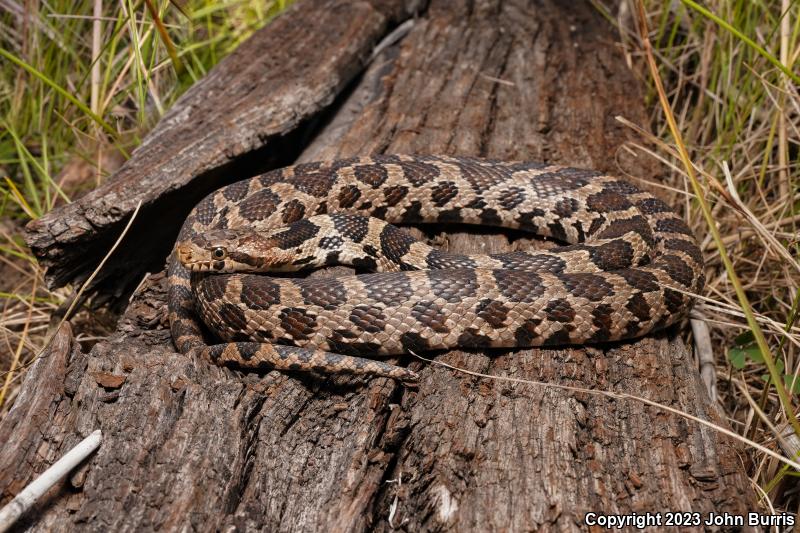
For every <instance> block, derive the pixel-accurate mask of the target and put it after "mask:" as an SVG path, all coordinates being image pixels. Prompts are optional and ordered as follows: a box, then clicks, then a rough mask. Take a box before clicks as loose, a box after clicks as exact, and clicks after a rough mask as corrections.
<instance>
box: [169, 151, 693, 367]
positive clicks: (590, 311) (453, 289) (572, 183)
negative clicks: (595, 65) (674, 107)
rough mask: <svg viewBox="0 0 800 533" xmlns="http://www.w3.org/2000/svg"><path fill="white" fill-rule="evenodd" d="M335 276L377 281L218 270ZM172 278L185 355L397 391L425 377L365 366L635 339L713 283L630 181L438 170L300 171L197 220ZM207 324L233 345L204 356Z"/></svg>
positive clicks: (397, 161)
mask: <svg viewBox="0 0 800 533" xmlns="http://www.w3.org/2000/svg"><path fill="white" fill-rule="evenodd" d="M342 212H346V213H351V214H354V215H368V216H374V217H377V218H379V219H381V220H375V219H374V218H372V219H371V218H364V217H362V216H344V215H342V214H341V213H342ZM325 213H331V214H330V215H325ZM313 215H322V216H313ZM301 216H302V217H304V218H303V219H302V220H297V218H298V217H301ZM387 222H389V223H423V224H424V223H453V222H456V223H464V224H479V225H494V226H502V227H508V228H515V229H521V230H525V231H529V232H532V233H535V234H538V235H542V236H548V237H554V238H556V239H559V240H563V241H566V242H567V243H571V245H570V246H565V247H563V248H561V249H556V250H554V251H548V252H531V253H530V254H525V253H517V254H511V255H509V254H498V255H496V256H456V255H452V254H450V255H449V254H445V253H442V252H439V251H436V250H434V249H432V248H430V247H428V246H427V245H425V244H424V243H421V242H414V241H411V240H410V239H409V238H408V236H407V234H404V233H402V232H401V231H399V230H397V229H396V228H394V227H393V226H390V225H389V224H387ZM220 242H223V243H224V249H225V254H226V257H225V259H224V260H219V261H215V260H213V258H212V257H211V256H210V255H209V254H210V253H211V252H212V251H213V250H214V249H215V248H217V247H219V246H220ZM204 254H205V255H204ZM178 258H180V260H178ZM331 263H343V264H353V265H356V266H359V267H368V268H370V269H374V270H377V271H379V272H378V273H374V274H362V275H358V276H348V277H340V278H332V279H328V278H326V279H303V278H273V277H267V276H263V275H257V274H251V273H241V272H239V273H219V272H230V271H259V272H262V271H270V270H284V271H285V270H299V269H304V268H309V267H318V266H322V265H326V264H331ZM187 266H189V268H191V269H193V270H195V271H196V272H195V273H194V274H192V273H191V272H190V270H189V268H187ZM437 269H439V270H437ZM400 270H404V271H400ZM214 271H216V272H214ZM190 278H191V280H192V283H191V287H192V289H191V290H190V289H189V288H188V287H187V282H188V280H189V279H190ZM169 280H170V296H169V307H170V321H171V327H172V335H173V338H174V340H175V343H176V346H177V347H178V349H179V350H180V351H181V352H183V353H189V352H194V353H198V354H199V355H201V356H204V357H206V358H209V359H210V360H212V361H214V362H216V363H218V364H231V365H236V366H239V367H243V368H259V367H269V368H277V369H285V370H312V371H319V372H349V373H356V374H366V375H380V376H388V377H394V378H397V379H402V380H413V379H415V378H416V375H415V374H414V373H413V372H411V371H409V370H406V369H403V368H400V367H396V366H392V365H388V364H386V363H383V362H381V361H375V360H372V359H370V358H371V357H375V356H388V355H396V354H401V353H405V352H408V351H409V350H420V351H424V350H438V349H447V348H453V347H465V348H470V347H484V346H491V347H529V346H543V345H564V344H583V343H592V342H606V341H616V340H622V339H627V338H634V337H638V336H641V335H644V334H646V333H649V332H651V331H655V330H658V329H661V328H664V327H666V326H668V325H670V324H672V323H674V322H675V321H676V320H678V319H680V317H681V316H683V315H684V314H685V313H686V311H687V310H688V308H689V306H690V303H691V299H690V296H689V295H688V294H691V293H697V292H699V291H700V290H702V286H703V283H704V280H703V264H702V257H701V254H700V251H699V249H698V247H697V244H696V242H695V240H694V238H693V236H692V235H691V233H690V231H689V230H688V228H687V227H686V225H685V224H684V223H683V222H682V220H681V219H680V218H679V217H678V216H677V215H676V214H675V213H674V212H673V211H672V210H671V209H669V208H668V207H667V206H666V205H664V204H663V203H662V202H660V201H659V200H657V199H656V198H654V197H653V196H651V195H650V194H648V193H646V192H643V191H640V190H638V189H636V188H635V187H634V186H632V185H630V184H628V183H626V182H624V181H621V180H619V179H617V178H614V177H612V176H607V175H603V174H601V173H598V172H594V171H587V170H579V169H571V168H565V167H558V166H548V165H543V164H539V163H516V162H498V161H488V160H480V159H470V158H457V157H443V156H375V157H365V158H355V159H349V160H340V161H333V162H327V163H311V164H303V165H297V166H294V167H288V168H286V169H281V170H277V171H273V172H270V173H267V174H265V175H262V176H259V177H255V178H252V179H250V180H247V181H244V182H239V183H236V184H233V185H231V186H229V187H226V188H223V189H221V190H219V191H217V192H215V193H213V194H211V195H210V196H209V197H207V198H206V199H204V200H203V201H202V202H200V204H198V206H197V207H196V208H195V210H194V211H193V212H192V214H191V215H190V216H189V217H188V218H187V221H186V223H185V224H184V227H183V229H182V231H181V234H180V236H179V238H178V243H177V244H176V253H174V254H173V255H172V257H171V259H170V268H169ZM200 320H202V322H204V323H205V325H206V326H207V327H208V328H209V329H210V330H211V331H212V332H213V333H214V334H215V335H216V336H218V337H219V338H221V339H222V340H223V341H225V343H224V344H218V345H212V346H206V344H205V342H204V340H203V338H202V334H201V329H200V326H199V322H200Z"/></svg>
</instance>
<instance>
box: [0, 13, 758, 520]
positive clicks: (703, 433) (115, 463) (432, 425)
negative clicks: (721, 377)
mask: <svg viewBox="0 0 800 533" xmlns="http://www.w3.org/2000/svg"><path fill="white" fill-rule="evenodd" d="M312 4H313V2H306V3H303V2H300V3H299V4H298V6H297V7H296V8H295V11H294V12H293V15H292V16H294V17H301V16H304V17H306V18H307V19H308V21H309V24H311V23H312V22H311V21H312V19H314V18H316V17H320V16H322V15H320V14H319V13H316V12H313V11H311V10H310V9H309V5H312ZM326 16H328V15H326ZM287 25H288V23H287V22H285V21H284V22H281V21H280V20H279V21H276V22H275V24H274V25H273V26H270V27H268V28H267V29H266V30H265V32H266V33H269V32H270V31H287V30H286V28H287ZM386 29H387V27H386V26H385V25H384V27H383V30H381V31H385V30H386ZM295 31H297V32H300V31H302V26H301V25H298V27H296V28H295ZM374 31H375V36H377V35H378V34H379V33H380V32H379V31H378V30H374ZM261 38H263V39H268V37H261ZM293 38H294V39H295V41H293V42H296V43H298V46H305V45H302V44H301V43H302V41H303V39H309V38H311V37H309V36H308V35H306V34H303V36H302V37H293ZM351 38H353V37H351ZM614 38H615V36H614V34H613V33H612V31H611V29H610V28H609V27H608V26H607V25H606V23H605V22H604V21H603V19H602V18H601V17H600V16H599V15H598V14H597V13H596V12H595V11H593V9H592V7H591V6H590V5H589V4H588V3H580V4H575V5H573V4H572V3H558V2H553V1H548V0H541V1H524V0H506V1H503V0H481V1H475V2H468V1H463V2H460V1H445V0H439V1H436V0H434V1H433V2H431V5H430V6H429V7H428V9H427V10H426V11H425V12H423V13H422V14H421V17H420V18H419V19H418V20H416V23H415V24H414V26H413V28H412V29H411V30H410V32H409V33H408V35H407V36H406V37H405V38H404V39H402V40H401V41H400V42H399V43H398V44H397V45H395V46H391V47H389V48H388V49H386V50H385V51H384V52H383V53H382V54H381V55H380V56H379V57H378V58H376V59H375V60H374V61H373V62H372V63H370V65H369V67H368V69H367V71H366V72H365V73H364V74H363V75H362V76H361V77H360V78H359V79H358V82H357V83H356V85H355V86H354V87H352V88H351V89H350V90H348V91H347V93H346V94H344V95H343V96H342V97H341V98H340V100H339V104H338V105H337V107H336V110H335V112H334V113H332V114H331V115H330V117H329V118H328V119H327V120H326V122H325V123H324V125H322V127H321V128H320V129H319V131H318V132H317V134H316V136H315V138H314V139H313V140H312V141H311V142H310V143H309V144H308V146H307V147H306V148H305V150H304V151H303V153H302V154H301V155H300V159H301V160H311V159H319V158H331V157H339V156H348V155H356V154H369V153H375V152H405V153H445V154H461V155H481V156H487V157H495V158H502V159H512V158H514V159H543V160H547V161H556V162H562V163H569V164H572V165H578V166H587V167H594V168H599V169H606V170H610V171H614V172H620V171H621V169H620V166H621V167H622V169H624V170H625V171H626V172H632V173H634V174H635V175H637V176H642V177H646V178H651V177H653V173H652V170H651V169H650V168H649V167H648V166H647V165H645V164H643V163H642V162H641V161H639V160H636V159H633V158H630V157H624V156H623V155H622V152H620V147H621V146H622V144H623V143H624V142H625V141H626V140H627V139H628V133H627V132H626V131H624V130H623V129H622V128H621V127H620V126H618V125H617V123H616V122H615V121H614V117H615V116H616V115H620V114H621V115H624V116H626V117H627V118H628V119H630V120H632V121H634V122H637V123H645V120H646V118H645V114H644V112H643V109H642V106H641V104H640V102H641V101H642V98H641V94H640V92H639V91H640V88H639V86H638V84H637V82H636V80H635V79H634V77H633V76H632V74H631V73H630V72H629V71H628V70H627V68H626V66H625V62H624V61H623V59H622V58H621V57H620V55H619V54H618V52H617V50H616V49H615V47H614V45H613V43H614ZM372 40H374V37H373V39H372ZM309 53H310V51H309ZM314 57H317V58H318V57H320V56H314ZM323 57H327V56H323ZM231 61H232V60H229V62H228V63H230V62H231ZM228 68H232V67H230V66H229V67H228ZM309 68H312V67H310V66H309ZM276 75H277V74H276ZM283 75H285V76H291V75H293V74H292V73H291V72H287V73H285V74H283ZM215 76H218V74H216V75H215ZM220 83H221V81H220ZM271 83H273V84H274V83H277V82H271ZM337 87H338V89H337V90H341V86H337ZM331 90H333V89H331ZM211 97H214V98H223V96H222V95H219V94H217V95H210V96H209V98H211ZM207 105H209V106H211V105H212V104H211V103H208V104H207ZM171 117H172V118H173V119H175V120H177V118H180V115H179V114H175V113H173V114H172V115H171ZM185 118H186V120H189V121H190V122H191V120H192V119H191V118H190V117H185ZM205 124H206V128H207V130H206V132H205V135H207V136H208V137H210V138H211V137H214V136H216V138H217V142H218V143H219V145H218V146H222V145H223V143H224V141H225V140H226V139H227V134H226V130H225V129H224V128H220V127H218V126H216V125H215V123H213V122H206V123H205ZM173 127H179V126H178V125H174V126H173ZM203 157H208V158H211V156H203ZM219 157H222V156H219ZM212 159H213V158H212ZM142 164H148V165H149V164H151V163H149V162H148V163H142ZM130 172H132V170H130ZM165 201H166V200H165ZM171 201H175V199H174V196H173V197H172V200H171ZM56 219H57V215H53V218H51V219H50V220H51V222H50V223H54V222H53V221H54V220H56ZM174 229H175V230H176V229H177V226H176V228H174ZM419 234H421V233H419ZM447 240H448V242H447V246H448V248H449V249H451V250H457V251H481V252H489V251H500V250H509V249H512V248H514V247H519V246H529V245H530V240H526V239H520V240H516V241H514V242H513V243H511V242H509V239H508V238H507V237H506V236H505V235H504V234H503V233H502V232H495V231H478V230H475V231H469V232H468V231H465V230H463V229H460V230H458V231H454V232H450V233H449V235H448V237H447ZM161 259H162V260H163V256H162V257H161ZM316 275H326V273H324V272H322V273H317V274H316ZM164 292H165V287H164V277H163V274H156V275H154V276H152V277H151V278H150V279H149V280H148V281H147V282H146V283H145V285H144V287H143V288H142V289H141V290H140V291H139V293H138V294H136V296H135V298H134V301H133V303H132V304H131V305H130V306H129V308H128V310H127V311H126V313H125V315H124V316H123V318H122V319H121V321H120V324H119V326H118V330H117V332H116V333H115V334H114V335H113V336H112V337H111V338H110V339H108V340H107V341H103V342H100V343H99V344H97V345H96V346H95V347H94V348H93V349H92V351H91V353H90V354H88V355H86V354H83V353H81V352H80V351H77V350H75V349H73V350H72V351H71V352H69V354H70V355H69V356H68V357H66V358H65V356H64V355H58V354H61V353H62V352H64V350H61V351H59V349H58V348H54V349H52V350H51V352H50V355H49V356H48V357H46V358H44V359H42V360H40V361H39V362H37V365H38V366H37V367H36V368H35V369H34V371H32V372H31V373H30V374H29V376H28V379H27V381H26V384H25V390H24V391H23V393H22V396H21V397H20V399H19V400H18V402H17V405H16V406H15V408H14V411H13V412H12V414H11V416H9V417H8V419H7V420H4V421H3V422H2V424H0V437H4V436H6V435H11V434H13V433H14V432H16V431H25V433H24V434H23V437H24V439H22V440H19V441H15V442H14V447H13V448H11V447H9V448H6V449H4V451H3V453H2V456H1V457H2V460H0V465H2V466H3V467H4V468H3V470H0V472H2V473H3V475H2V476H0V490H2V492H0V496H1V497H2V499H3V501H6V500H8V499H9V498H10V497H11V496H12V495H13V494H14V493H15V492H16V491H18V490H19V488H21V486H22V485H23V483H25V482H26V481H28V480H29V479H30V478H32V477H33V476H34V475H35V473H36V472H40V471H41V470H43V469H44V468H45V467H46V466H47V465H48V464H50V463H52V461H53V460H54V459H55V458H56V457H57V456H58V455H60V454H61V453H63V451H64V450H66V449H67V448H68V447H69V446H70V445H71V444H74V443H75V442H76V441H77V440H79V438H80V437H82V436H84V435H86V434H88V433H89V432H91V431H92V430H93V429H96V428H101V429H102V430H103V432H104V435H105V436H106V440H105V442H104V444H103V445H102V447H101V449H100V450H99V451H98V453H97V455H96V456H95V457H94V458H93V459H92V460H91V461H90V463H89V464H88V466H87V467H85V469H84V470H83V471H82V472H81V473H80V474H79V475H78V476H77V478H76V479H74V480H73V483H72V485H71V486H70V487H62V489H61V491H60V492H59V493H58V494H54V495H53V497H52V498H51V499H50V500H49V501H48V502H46V503H45V504H43V505H41V506H40V508H39V509H38V513H36V516H35V517H34V516H29V519H28V522H27V524H26V526H28V527H30V528H31V529H32V530H37V531H38V530H40V531H51V530H52V531H67V530H73V529H75V528H81V529H87V530H117V529H127V530H151V529H156V528H164V529H168V530H172V529H179V528H180V529H189V528H191V529H197V530H204V531H206V530H230V529H229V528H231V527H235V528H236V530H266V531H320V530H328V531H363V530H367V529H370V530H381V531H383V530H387V531H388V530H391V529H392V528H393V527H394V526H398V525H402V526H401V529H405V530H409V531H430V530H444V529H453V530H459V531H485V530H503V531H528V530H537V529H558V530H566V531H580V530H584V529H585V528H584V527H583V526H582V523H583V518H584V515H585V514H586V513H587V512H590V511H594V512H608V513H617V514H622V513H629V512H634V511H635V512H639V513H641V512H645V511H663V510H667V509H668V510H682V511H696V512H702V513H707V512H710V511H715V512H719V513H722V512H731V513H739V514H741V513H744V512H746V511H748V510H750V509H752V508H753V502H752V498H751V496H750V495H749V494H750V489H749V487H748V481H747V478H746V476H745V475H744V474H743V472H742V470H741V464H740V459H739V456H738V455H737V452H738V451H737V449H736V446H735V443H733V442H731V441H730V440H729V439H727V438H724V437H722V436H721V435H720V434H718V433H716V432H714V431H712V430H710V429H708V428H706V427H703V426H700V425H697V424H695V423H692V422H689V421H687V420H685V419H683V418H680V417H676V416H674V415H671V414H668V413H666V412H664V411H661V410H658V409H656V408H653V407H649V406H646V405H644V404H642V403H638V402H635V401H627V400H625V401H623V400H612V399H609V398H605V397H601V396H596V395H589V394H582V393H571V392H565V391H563V390H558V389H554V388H548V387H544V386H532V385H524V384H513V383H507V382H500V381H492V380H486V379H478V378H475V377H470V376H466V375H463V374H458V373H454V372H452V371H450V370H447V369H443V368H441V367H438V366H433V365H423V364H421V363H419V362H416V361H414V360H413V359H411V358H408V359H406V360H405V361H403V363H410V364H413V365H414V366H415V367H417V368H419V369H420V371H421V373H422V376H423V380H422V382H421V383H420V386H419V388H418V389H416V390H411V389H405V388H403V387H401V386H398V385H397V384H395V383H394V382H392V381H388V380H383V379H376V380H372V381H369V382H364V381H360V380H356V379H350V378H344V377H337V378H324V379H323V378H319V379H318V378H310V377H302V376H289V375H284V374H280V373H276V372H272V373H268V374H266V375H263V376H259V375H257V374H240V373H237V372H233V371H230V370H227V369H220V368H215V367H209V366H207V365H206V364H204V363H202V362H199V361H194V360H190V359H187V358H186V357H184V356H182V355H178V354H176V353H175V352H174V351H173V348H172V345H171V342H170V338H169V333H168V330H167V327H166V326H167V325H166V317H165V310H164ZM675 334H676V331H672V332H668V333H666V334H661V335H656V336H653V337H651V338H647V339H643V340H640V341H637V342H630V343H621V344H614V345H608V346H600V347H598V346H594V347H581V348H565V349H561V350H518V351H509V352H503V353H491V354H481V353H465V352H460V351H454V352H451V353H448V354H445V355H441V356H439V357H438V360H440V361H444V362H447V363H449V364H452V365H456V366H459V367H464V368H467V369H470V370H474V371H479V372H485V373H490V374H497V375H505V376H512V377H515V378H525V379H530V380H537V381H544V382H546V383H554V384H563V385H570V386H577V387H584V388H588V389H601V390H609V391H617V392H624V393H628V394H635V395H639V396H643V397H646V398H648V399H650V400H654V401H657V402H661V403H663V404H666V405H669V406H671V407H673V408H676V409H681V410H685V411H687V412H689V413H691V414H693V415H696V416H699V417H701V418H704V419H706V420H710V421H713V422H715V423H718V424H722V425H724V424H725V422H724V420H723V419H722V418H721V417H720V416H719V414H718V413H717V411H716V410H715V409H714V406H713V405H712V404H711V402H710V401H709V400H708V398H707V397H706V393H705V392H704V390H703V388H702V386H701V385H700V380H699V378H698V374H697V369H696V368H695V365H694V363H693V361H692V357H691V355H690V354H689V353H688V352H687V350H686V347H685V345H684V343H683V342H682V341H681V339H680V338H679V337H677V336H675ZM115 377H117V379H114V378H115ZM123 378H124V379H123ZM30 391H34V392H35V393H31V392H30ZM33 398H36V402H34V401H33ZM24 419H28V420H30V421H31V426H33V427H35V430H34V429H22V428H23V426H24V424H22V423H21V421H22V420H24ZM15 421H16V422H15ZM9 424H16V425H13V426H11V429H9ZM6 465H22V466H18V467H15V468H12V469H10V470H9V471H8V473H7V472H6V470H5V466H6ZM73 477H75V476H73ZM401 479H402V484H400V483H398V480H401ZM395 503H396V506H395ZM392 508H395V512H394V514H393V515H391V511H390V509H392Z"/></svg>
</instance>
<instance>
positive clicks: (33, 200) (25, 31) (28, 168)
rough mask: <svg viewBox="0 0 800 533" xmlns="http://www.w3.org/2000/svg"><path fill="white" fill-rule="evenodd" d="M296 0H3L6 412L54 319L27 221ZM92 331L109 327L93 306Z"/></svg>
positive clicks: (1, 216) (124, 151) (129, 146)
mask: <svg viewBox="0 0 800 533" xmlns="http://www.w3.org/2000/svg"><path fill="white" fill-rule="evenodd" d="M290 2H291V0H271V1H266V2H265V1H263V0H223V1H213V0H188V1H186V2H184V1H181V2H180V3H177V0H173V1H172V2H171V1H170V0H121V1H120V2H101V1H100V0H78V1H77V2H76V1H72V0H70V1H68V0H53V1H50V2H44V1H42V0H31V1H27V0H26V1H25V2H23V1H22V0H2V9H0V117H2V118H0V279H2V280H3V282H2V285H0V306H1V307H2V311H0V416H2V415H3V413H5V412H6V410H7V409H8V408H9V406H10V405H11V403H12V402H13V399H14V397H15V395H16V387H17V386H18V385H19V383H20V381H21V377H22V375H23V373H24V372H21V371H19V370H20V369H24V368H25V367H26V364H27V363H28V362H29V361H30V358H31V357H32V356H33V354H35V353H36V352H37V351H38V349H39V348H41V346H42V343H43V342H44V340H45V333H46V332H47V329H48V324H49V321H50V315H51V314H52V312H53V311H54V310H55V309H56V308H58V307H59V306H62V304H64V303H65V301H66V300H67V298H68V297H69V294H70V291H71V289H69V288H67V289H61V290H57V291H49V290H47V289H46V288H45V285H44V283H43V276H42V272H41V270H40V269H39V267H38V266H37V264H36V262H35V260H33V259H32V258H31V257H30V253H29V252H28V250H27V249H26V248H25V246H24V244H23V242H22V239H21V233H22V228H23V226H24V224H25V223H26V222H28V221H29V220H32V219H36V218H39V217H41V216H42V215H44V214H45V213H47V212H48V211H50V210H51V209H52V208H53V207H55V206H56V205H58V204H59V203H64V202H69V201H70V200H71V198H73V197H76V196H78V195H80V194H83V193H84V192H86V191H87V190H90V189H92V188H94V187H96V186H97V185H99V184H100V183H102V181H103V180H104V179H105V178H106V177H107V176H109V175H110V174H112V173H113V172H114V170H115V169H117V168H118V167H119V166H120V165H121V164H122V163H123V162H124V160H125V159H126V158H127V157H128V154H129V153H130V152H131V151H132V150H133V149H134V148H135V147H136V145H137V144H138V143H139V141H140V140H141V139H142V138H143V137H144V135H145V134H146V133H147V131H148V129H149V128H150V127H152V125H153V124H155V123H156V122H157V121H158V118H159V117H160V116H161V114H163V113H164V111H165V110H166V109H168V108H169V106H170V105H171V104H172V103H173V102H174V101H175V100H176V99H177V98H178V96H180V94H181V93H182V92H183V91H185V90H186V89H187V88H188V87H190V86H191V85H192V84H193V83H194V82H196V81H197V80H198V79H200V78H201V77H203V76H204V75H205V74H206V73H207V72H208V70H209V69H210V68H211V67H213V66H214V65H215V64H216V63H217V62H219V61H220V59H222V58H223V57H224V56H225V55H226V54H228V53H229V52H230V51H232V50H233V49H235V48H236V46H238V44H239V43H241V42H242V41H243V40H245V39H247V38H248V37H249V36H250V35H251V34H252V33H253V32H254V31H256V30H257V29H258V28H260V27H261V26H263V25H264V24H265V23H266V22H267V21H269V20H270V19H271V18H272V17H274V16H275V15H276V14H277V13H279V12H280V11H282V10H283V9H284V8H285V7H286V6H287V5H288V4H289V3H290ZM81 320H83V321H85V322H87V327H86V328H83V329H85V330H86V331H85V332H84V333H83V336H79V337H78V338H79V339H82V338H97V337H101V336H102V335H103V334H105V332H106V326H105V325H104V324H101V323H99V322H100V321H99V320H96V319H95V317H94V315H90V314H88V313H85V316H84V317H82V318H81Z"/></svg>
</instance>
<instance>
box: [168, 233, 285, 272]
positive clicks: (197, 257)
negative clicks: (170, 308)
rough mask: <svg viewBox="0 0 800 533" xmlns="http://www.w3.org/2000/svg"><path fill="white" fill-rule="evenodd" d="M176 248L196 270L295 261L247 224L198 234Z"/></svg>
mask: <svg viewBox="0 0 800 533" xmlns="http://www.w3.org/2000/svg"><path fill="white" fill-rule="evenodd" d="M175 252H176V253H177V256H178V260H179V261H180V262H181V264H183V266H184V267H185V268H187V269H188V270H191V271H192V272H217V273H230V272H269V271H275V270H281V266H282V265H284V264H285V263H287V262H290V261H291V257H289V255H288V252H286V251H284V250H280V249H279V248H278V247H277V246H276V244H275V242H274V240H273V239H271V238H270V237H269V236H267V235H262V234H259V233H258V232H256V231H254V230H251V229H247V228H241V229H236V230H230V229H222V230H210V231H207V232H205V233H203V234H198V235H194V236H193V237H191V238H190V239H188V240H186V241H182V242H180V243H178V245H177V246H176V247H175Z"/></svg>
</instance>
